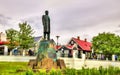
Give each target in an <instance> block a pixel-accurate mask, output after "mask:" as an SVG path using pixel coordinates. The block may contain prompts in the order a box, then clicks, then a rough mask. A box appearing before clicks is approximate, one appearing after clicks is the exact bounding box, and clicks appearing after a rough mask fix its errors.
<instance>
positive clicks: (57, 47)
mask: <svg viewBox="0 0 120 75" xmlns="http://www.w3.org/2000/svg"><path fill="white" fill-rule="evenodd" d="M63 47H65V48H67V49H69V50H71V49H73V45H62V46H56V49H58V50H59V49H61V48H63Z"/></svg>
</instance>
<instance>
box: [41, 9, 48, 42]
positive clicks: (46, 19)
mask: <svg viewBox="0 0 120 75" xmlns="http://www.w3.org/2000/svg"><path fill="white" fill-rule="evenodd" d="M48 13H49V12H48V11H47V10H46V11H45V15H43V16H42V23H43V27H44V39H45V40H50V18H49V16H48Z"/></svg>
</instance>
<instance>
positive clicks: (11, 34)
mask: <svg viewBox="0 0 120 75" xmlns="http://www.w3.org/2000/svg"><path fill="white" fill-rule="evenodd" d="M5 32H6V35H7V39H9V42H10V44H9V45H8V46H9V48H10V49H13V48H15V47H16V46H18V45H19V43H18V42H19V36H18V33H19V32H18V31H17V30H14V29H12V28H11V29H8V30H6V31H5Z"/></svg>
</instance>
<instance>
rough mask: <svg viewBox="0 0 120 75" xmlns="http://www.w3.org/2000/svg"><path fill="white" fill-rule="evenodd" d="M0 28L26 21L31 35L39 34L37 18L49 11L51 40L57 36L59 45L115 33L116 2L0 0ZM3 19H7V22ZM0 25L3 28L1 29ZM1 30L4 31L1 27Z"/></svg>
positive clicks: (119, 6)
mask: <svg viewBox="0 0 120 75" xmlns="http://www.w3.org/2000/svg"><path fill="white" fill-rule="evenodd" d="M0 1H1V2H0V10H1V11H0V13H1V14H3V15H4V17H1V16H0V28H1V31H4V30H5V29H7V28H11V27H13V28H16V29H18V27H17V24H18V23H19V22H20V21H28V23H29V24H30V25H31V26H32V27H33V29H34V31H35V35H36V36H37V35H42V33H43V32H42V22H41V16H42V15H43V14H44V11H45V10H46V9H47V10H49V13H50V14H49V15H50V18H51V29H52V30H51V37H52V38H54V39H56V37H55V36H56V35H60V42H61V43H66V42H67V41H69V39H70V38H71V37H77V36H81V38H82V39H84V38H88V39H89V40H90V39H91V38H92V37H93V36H94V35H97V34H98V33H99V32H104V31H106V32H114V33H116V34H119V30H120V29H119V28H118V25H120V1H119V0H65V1H61V0H51V1H48V0H12V1H10V0H0ZM6 16H9V18H10V19H8V18H7V17H6ZM3 23H4V24H5V25H6V26H5V27H4V26H3ZM3 27H4V28H3Z"/></svg>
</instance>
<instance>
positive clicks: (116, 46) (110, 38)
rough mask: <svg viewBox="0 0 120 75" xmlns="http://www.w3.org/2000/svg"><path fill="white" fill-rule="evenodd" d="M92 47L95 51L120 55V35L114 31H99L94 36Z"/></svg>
mask: <svg viewBox="0 0 120 75" xmlns="http://www.w3.org/2000/svg"><path fill="white" fill-rule="evenodd" d="M92 45H93V46H92V47H93V49H94V51H95V52H97V53H101V52H102V53H103V54H105V55H112V54H117V55H120V37H119V36H117V35H115V34H113V33H105V32H103V33H99V34H98V36H95V37H93V39H92Z"/></svg>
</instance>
